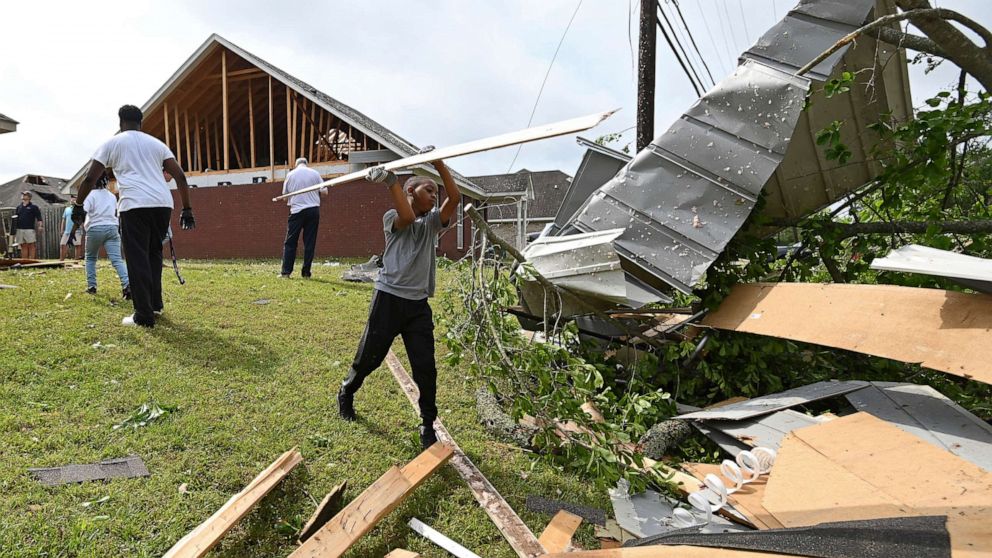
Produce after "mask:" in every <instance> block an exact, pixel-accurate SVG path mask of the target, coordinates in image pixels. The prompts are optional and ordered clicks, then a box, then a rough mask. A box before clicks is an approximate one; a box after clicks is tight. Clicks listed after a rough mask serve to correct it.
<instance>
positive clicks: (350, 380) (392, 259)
mask: <svg viewBox="0 0 992 558" xmlns="http://www.w3.org/2000/svg"><path fill="white" fill-rule="evenodd" d="M434 168H435V169H437V172H438V174H439V175H440V176H441V181H442V182H443V183H444V190H445V192H446V193H447V198H445V200H444V203H442V204H441V208H440V209H438V208H437V198H438V186H437V184H436V183H435V182H434V181H433V180H431V179H430V178H426V177H423V176H413V177H410V178H408V179H407V180H406V182H404V183H403V185H402V186H401V185H400V184H399V182H398V180H397V178H396V175H395V174H393V173H391V172H387V171H386V170H384V169H383V168H382V167H374V168H372V169H369V173H368V177H367V179H368V180H369V181H371V182H381V183H384V184H385V185H386V187H387V188H389V194H390V197H391V198H392V200H393V207H394V208H395V209H390V210H389V211H387V212H386V213H385V215H383V216H382V232H383V234H384V235H385V237H386V248H385V251H384V252H383V255H382V264H383V267H382V271H381V272H380V273H379V278H378V279H377V280H376V282H375V290H374V291H373V293H372V303H371V307H370V309H369V319H368V323H366V325H365V333H363V334H362V339H361V340H360V341H359V342H358V351H357V352H356V354H355V360H354V361H353V362H352V364H351V370H349V371H348V376H347V377H346V378H345V379H344V382H342V384H341V390H340V391H339V392H338V413H339V414H340V416H341V418H343V419H345V420H349V421H351V420H355V418H356V417H355V408H354V399H355V392H357V391H358V388H360V387H362V383H363V382H364V381H365V378H366V377H367V376H368V375H369V374H371V373H372V372H373V371H374V370H375V369H376V368H378V367H379V365H380V364H382V361H383V359H385V358H386V353H387V352H388V351H389V347H390V345H392V344H393V340H394V339H396V336H397V335H400V336H402V337H403V345H404V346H405V347H406V353H407V356H408V357H409V359H410V367H411V368H412V369H413V381H414V382H416V383H417V388H419V390H420V400H419V401H418V403H419V406H420V419H421V426H420V443H421V445H422V446H423V447H424V449H426V448H428V447H430V446H431V445H432V444H434V442H437V434H436V433H435V432H434V419H436V418H437V365H436V363H435V360H434V316H433V313H432V311H431V307H430V304H428V303H427V299H428V298H429V297H432V296H434V276H435V273H436V270H437V262H436V259H437V258H436V254H435V248H434V242H435V241H436V240H437V236H438V234H439V233H440V232H441V231H442V230H443V229H444V228H445V227H447V226H448V225H449V224H450V223H451V218H452V216H453V215H454V214H455V210H456V209H457V208H458V204H459V203H461V199H462V196H461V193H460V192H459V191H458V187H457V186H456V185H455V181H454V179H453V178H452V177H451V173H450V172H449V171H448V168H447V167H445V166H444V163H443V162H441V161H437V162H435V163H434Z"/></svg>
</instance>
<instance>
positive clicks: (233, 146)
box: [231, 139, 245, 169]
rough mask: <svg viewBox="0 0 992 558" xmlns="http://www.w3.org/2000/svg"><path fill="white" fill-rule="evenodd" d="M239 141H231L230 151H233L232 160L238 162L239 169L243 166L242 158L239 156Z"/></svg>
mask: <svg viewBox="0 0 992 558" xmlns="http://www.w3.org/2000/svg"><path fill="white" fill-rule="evenodd" d="M239 143H240V142H239V141H238V140H237V139H234V140H233V141H231V151H233V152H234V162H235V163H237V164H238V168H239V169H243V168H245V164H244V159H243V158H242V157H241V147H240V146H239V145H238V144H239Z"/></svg>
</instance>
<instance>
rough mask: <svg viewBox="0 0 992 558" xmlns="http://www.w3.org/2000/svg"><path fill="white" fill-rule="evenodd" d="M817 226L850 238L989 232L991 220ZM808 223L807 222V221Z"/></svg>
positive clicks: (789, 223)
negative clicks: (863, 235) (935, 230)
mask: <svg viewBox="0 0 992 558" xmlns="http://www.w3.org/2000/svg"><path fill="white" fill-rule="evenodd" d="M815 223H816V225H817V226H819V227H823V228H825V229H828V230H830V231H831V232H833V233H834V234H836V235H838V236H839V237H840V238H851V237H853V236H858V235H861V234H923V233H925V232H927V231H928V230H929V229H930V227H937V232H941V233H952V234H990V233H992V220H983V221H936V222H932V223H927V222H922V221H893V222H884V221H872V222H868V223H864V222H862V223H837V222H834V221H817V222H815ZM798 224H799V221H798V220H775V221H772V223H771V225H773V226H776V227H792V226H796V225H798ZM807 224H809V223H807Z"/></svg>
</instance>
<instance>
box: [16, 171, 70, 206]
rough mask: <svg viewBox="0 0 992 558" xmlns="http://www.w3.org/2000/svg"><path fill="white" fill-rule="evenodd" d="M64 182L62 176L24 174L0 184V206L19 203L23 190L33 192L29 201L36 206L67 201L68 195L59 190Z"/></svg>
mask: <svg viewBox="0 0 992 558" xmlns="http://www.w3.org/2000/svg"><path fill="white" fill-rule="evenodd" d="M65 184H66V180H65V179H64V178H56V177H54V176H42V175H40V174H25V175H24V176H22V177H19V178H15V179H14V180H11V181H10V182H7V183H6V184H0V207H16V206H17V205H19V204H20V203H21V194H22V193H23V192H25V191H30V192H32V193H33V194H34V196H33V197H32V198H31V203H33V204H35V205H37V206H38V207H45V206H46V205H60V204H66V203H69V197H68V196H66V195H64V194H62V191H61V190H62V187H63V186H64V185H65Z"/></svg>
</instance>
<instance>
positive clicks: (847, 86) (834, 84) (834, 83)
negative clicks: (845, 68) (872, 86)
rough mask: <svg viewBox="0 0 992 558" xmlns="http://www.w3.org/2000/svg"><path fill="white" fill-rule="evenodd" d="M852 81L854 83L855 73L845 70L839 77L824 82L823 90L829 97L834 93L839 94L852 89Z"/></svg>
mask: <svg viewBox="0 0 992 558" xmlns="http://www.w3.org/2000/svg"><path fill="white" fill-rule="evenodd" d="M852 83H854V74H852V73H851V72H843V73H842V74H841V75H840V77H839V78H837V79H832V80H830V81H828V82H827V83H825V84H823V92H824V94H826V96H827V98H828V99H829V98H831V97H833V96H834V95H839V94H841V93H847V92H848V91H850V90H851V84H852Z"/></svg>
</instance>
